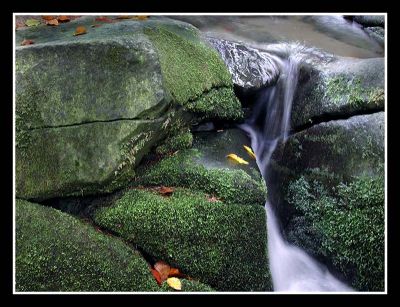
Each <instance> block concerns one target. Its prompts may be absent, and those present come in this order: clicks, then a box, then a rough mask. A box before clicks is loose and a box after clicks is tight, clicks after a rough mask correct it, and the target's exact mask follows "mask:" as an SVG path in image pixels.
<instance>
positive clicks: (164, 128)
mask: <svg viewBox="0 0 400 307" xmlns="http://www.w3.org/2000/svg"><path fill="white" fill-rule="evenodd" d="M95 18H96V16H86V17H82V18H79V19H76V20H74V21H71V22H69V23H64V24H60V25H59V26H58V27H46V26H44V27H43V26H38V27H32V28H27V29H24V30H20V31H18V32H17V33H16V43H17V46H18V47H17V48H16V65H15V66H16V144H17V148H16V164H17V173H16V179H17V180H16V181H17V197H19V198H24V199H45V198H49V197H58V196H67V195H77V194H81V195H87V194H91V193H98V192H103V191H112V190H115V189H117V188H121V187H123V186H124V185H126V183H127V182H128V181H129V180H130V179H131V178H132V176H133V174H134V171H133V169H134V168H135V166H136V165H137V164H138V163H139V162H140V160H141V158H142V156H143V155H144V154H145V153H147V152H148V150H149V149H150V148H151V147H152V146H153V145H155V144H156V143H157V142H159V141H160V140H162V139H163V138H165V137H166V136H167V135H168V136H170V135H171V132H170V129H172V127H171V126H173V124H172V123H174V122H178V121H182V122H183V123H184V124H182V125H181V126H182V127H183V126H185V125H186V127H187V126H188V125H189V122H190V121H191V120H192V119H193V117H196V116H197V117H198V118H200V119H202V118H209V117H212V118H224V119H238V118H240V117H241V116H242V111H241V106H240V102H239V101H238V100H237V99H236V97H235V96H234V94H233V85H232V81H231V79H230V75H229V72H228V70H227V68H226V66H225V65H224V63H223V61H222V60H221V59H220V58H219V55H218V53H217V52H216V51H215V50H214V49H213V48H212V47H211V46H209V45H208V44H207V43H206V42H204V41H203V40H202V38H201V37H200V35H199V33H198V30H197V29H196V28H194V27H193V26H191V25H189V24H185V23H182V22H178V21H174V20H171V19H168V18H162V17H151V18H149V19H148V20H146V21H139V20H135V19H130V20H124V21H118V22H115V23H103V24H102V25H101V26H100V27H91V25H92V24H93V23H97V22H96V21H95ZM78 25H81V26H85V27H86V29H87V30H88V31H87V34H85V35H80V36H74V35H73V34H74V31H75V28H76V27H77V26H78ZM50 28H51V29H50ZM23 39H32V40H34V41H35V44H33V45H29V46H19V45H20V42H21V41H22V40H23ZM185 114H191V115H190V116H185ZM193 114H196V115H193Z"/></svg>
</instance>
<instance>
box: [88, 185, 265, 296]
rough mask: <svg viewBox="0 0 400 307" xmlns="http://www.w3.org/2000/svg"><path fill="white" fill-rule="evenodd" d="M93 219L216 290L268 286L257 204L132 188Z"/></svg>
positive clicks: (178, 191)
mask: <svg viewBox="0 0 400 307" xmlns="http://www.w3.org/2000/svg"><path fill="white" fill-rule="evenodd" d="M95 221H96V223H98V224H99V225H102V227H105V228H107V229H110V230H112V231H113V232H115V233H118V235H120V236H122V237H123V238H125V239H127V240H130V241H131V242H133V243H135V244H137V245H138V246H140V247H141V248H142V249H143V250H144V251H146V252H147V253H149V254H150V255H152V256H154V257H155V258H156V259H164V260H165V261H166V262H168V263H169V264H170V265H172V266H174V267H177V268H179V270H180V271H181V272H182V273H184V274H187V275H188V276H190V277H193V278H195V279H198V280H199V281H200V282H205V283H206V284H208V285H210V286H211V287H213V288H215V289H216V290H218V291H267V290H271V287H272V286H271V279H270V273H269V268H268V256H267V244H266V242H267V241H266V221H265V211H264V208H263V207H262V206H253V205H248V206H243V205H238V204H235V203H231V202H225V201H224V202H221V201H218V200H215V199H213V198H210V197H209V196H207V195H206V194H204V193H201V192H194V191H189V190H187V189H182V188H175V190H174V192H173V193H172V195H171V196H168V197H166V196H161V195H159V194H156V193H155V192H152V191H149V190H146V189H132V190H130V191H128V192H127V193H126V194H124V195H123V196H122V197H121V198H120V199H119V200H118V201H117V202H116V203H115V204H114V205H113V206H110V207H104V208H102V209H99V210H98V211H97V212H96V214H95Z"/></svg>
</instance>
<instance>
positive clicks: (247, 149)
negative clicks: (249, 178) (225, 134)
mask: <svg viewBox="0 0 400 307" xmlns="http://www.w3.org/2000/svg"><path fill="white" fill-rule="evenodd" d="M243 147H244V149H245V150H246V151H247V153H248V154H249V156H250V157H252V158H253V159H256V155H255V154H254V151H253V150H252V149H251V148H250V147H248V146H246V145H243Z"/></svg>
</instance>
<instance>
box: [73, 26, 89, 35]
mask: <svg viewBox="0 0 400 307" xmlns="http://www.w3.org/2000/svg"><path fill="white" fill-rule="evenodd" d="M86 33H87V32H86V28H85V27H83V26H79V27H77V28H76V29H75V33H74V36H76V35H82V34H86Z"/></svg>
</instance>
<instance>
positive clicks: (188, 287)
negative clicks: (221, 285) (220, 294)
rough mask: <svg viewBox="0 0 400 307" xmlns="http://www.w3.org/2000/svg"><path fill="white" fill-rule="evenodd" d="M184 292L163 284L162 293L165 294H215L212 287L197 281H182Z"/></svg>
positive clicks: (165, 283)
mask: <svg viewBox="0 0 400 307" xmlns="http://www.w3.org/2000/svg"><path fill="white" fill-rule="evenodd" d="M180 281H181V283H182V290H181V291H177V290H174V289H172V288H171V287H170V286H169V285H168V284H167V282H163V283H162V285H161V288H160V291H163V292H214V291H215V290H214V289H213V288H211V287H210V286H208V285H206V284H203V283H201V282H198V281H195V280H187V279H181V280H180Z"/></svg>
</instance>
